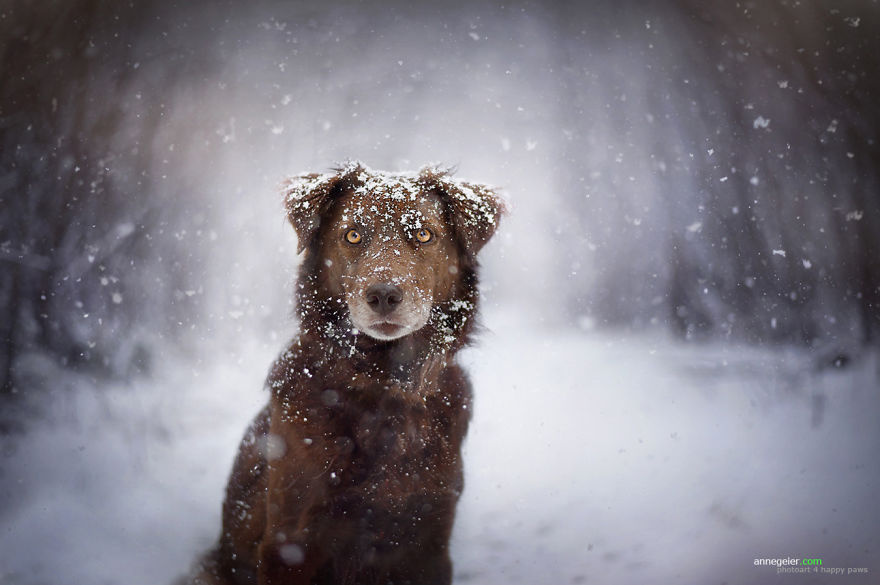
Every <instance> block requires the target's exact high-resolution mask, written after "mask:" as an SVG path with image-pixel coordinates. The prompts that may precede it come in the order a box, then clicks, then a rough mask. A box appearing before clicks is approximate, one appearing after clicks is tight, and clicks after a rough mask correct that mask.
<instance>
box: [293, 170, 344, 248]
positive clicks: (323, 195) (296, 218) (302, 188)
mask: <svg viewBox="0 0 880 585" xmlns="http://www.w3.org/2000/svg"><path fill="white" fill-rule="evenodd" d="M343 178H344V173H342V172H337V173H332V174H323V175H319V174H316V173H313V174H308V175H297V176H295V177H289V178H287V179H285V180H284V182H283V183H282V184H281V191H282V193H284V206H285V208H286V209H287V219H288V220H290V223H291V224H293V229H294V230H296V238H297V249H296V251H297V253H298V254H299V253H301V252H302V251H303V250H305V249H306V248H307V247H308V246H309V244H310V243H311V242H312V239H313V238H314V237H315V236H316V235H317V234H318V228H319V227H320V226H321V216H322V214H323V213H324V212H325V211H326V209H327V207H328V206H329V205H330V203H331V201H332V195H333V193H334V192H335V191H336V190H337V188H338V187H339V185H340V183H341V181H342V179H343Z"/></svg>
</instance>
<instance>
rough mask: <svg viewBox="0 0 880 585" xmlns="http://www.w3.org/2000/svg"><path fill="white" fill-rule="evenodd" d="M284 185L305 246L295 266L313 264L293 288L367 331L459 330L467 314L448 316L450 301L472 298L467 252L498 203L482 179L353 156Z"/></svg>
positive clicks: (488, 227)
mask: <svg viewBox="0 0 880 585" xmlns="http://www.w3.org/2000/svg"><path fill="white" fill-rule="evenodd" d="M284 193H285V196H286V206H287V213H288V218H289V219H290V221H291V223H292V224H293V226H294V228H295V229H296V232H297V237H298V239H299V251H301V252H302V251H306V264H304V268H303V270H306V271H308V270H309V268H308V267H309V266H311V270H312V271H313V272H314V274H311V275H309V276H308V277H307V278H306V279H304V278H302V277H301V278H300V286H301V289H314V293H315V294H314V295H312V296H314V297H316V298H317V299H323V303H324V304H327V303H330V304H333V302H334V300H335V301H336V303H337V304H344V306H345V307H346V308H347V316H348V318H349V319H350V322H351V324H352V326H353V327H354V328H356V329H357V330H359V331H362V332H364V333H366V334H367V335H369V336H370V337H372V338H374V339H378V340H392V339H397V338H400V337H403V336H406V335H409V334H411V333H413V332H416V331H419V330H421V329H422V328H423V327H424V326H425V325H426V324H428V323H430V322H432V321H436V323H434V325H435V329H444V330H445V333H444V335H445V336H446V337H449V336H450V335H451V336H452V337H456V336H457V335H458V334H459V333H460V331H455V330H456V329H462V328H463V326H464V321H466V320H467V317H468V316H467V315H464V316H463V319H464V320H462V316H461V315H458V316H456V319H457V320H458V321H461V323H460V324H459V325H456V324H455V323H450V322H449V321H450V310H451V312H452V313H458V314H463V313H465V311H462V310H461V307H462V306H466V305H467V304H473V303H474V301H475V298H476V276H475V271H474V269H475V266H476V262H475V257H476V254H477V252H478V251H479V250H480V248H482V246H483V245H484V244H485V243H486V242H487V241H488V240H489V238H491V236H492V234H493V233H494V232H495V228H496V226H497V225H498V219H499V216H500V214H501V213H502V209H503V205H502V203H501V202H500V200H499V199H498V197H497V196H496V194H495V192H494V191H493V190H492V189H491V188H490V187H488V186H486V185H481V184H478V183H470V182H465V181H461V180H457V179H454V178H453V177H452V176H451V174H450V173H449V171H447V170H444V169H440V168H437V167H425V168H423V169H422V170H421V171H419V172H418V173H388V172H382V171H374V170H371V169H369V168H367V167H366V166H364V165H363V164H361V163H358V162H353V163H349V164H347V165H345V166H343V167H341V168H339V169H338V170H337V171H336V172H334V173H328V174H307V175H300V176H297V177H293V178H291V179H288V180H287V181H286V182H285V184H284ZM301 292H309V291H301ZM302 300H303V298H302V295H301V304H302ZM340 301H341V303H340ZM306 304H308V303H306ZM319 304H320V303H319ZM451 307H455V309H450V308H451ZM306 308H307V307H306ZM301 309H303V307H301ZM456 319H453V321H454V320H456Z"/></svg>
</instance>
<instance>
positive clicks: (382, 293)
mask: <svg viewBox="0 0 880 585" xmlns="http://www.w3.org/2000/svg"><path fill="white" fill-rule="evenodd" d="M366 296H367V304H368V305H370V308H371V309H373V310H374V311H376V312H377V313H379V314H380V315H387V314H388V313H390V312H391V311H393V310H394V309H396V308H397V305H399V304H400V303H401V301H403V291H402V290H400V287H397V286H394V285H393V284H374V285H372V286H371V287H369V288H368V289H367V292H366Z"/></svg>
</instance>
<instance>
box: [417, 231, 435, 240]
mask: <svg viewBox="0 0 880 585" xmlns="http://www.w3.org/2000/svg"><path fill="white" fill-rule="evenodd" d="M416 239H417V240H418V241H419V242H421V243H423V244H427V243H428V242H430V241H431V240H432V239H434V234H433V233H432V232H431V230H429V229H428V228H422V229H420V230H418V231H417V232H416Z"/></svg>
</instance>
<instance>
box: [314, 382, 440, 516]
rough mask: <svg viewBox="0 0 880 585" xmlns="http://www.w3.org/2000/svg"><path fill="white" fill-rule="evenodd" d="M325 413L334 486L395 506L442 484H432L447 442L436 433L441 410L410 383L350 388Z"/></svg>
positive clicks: (331, 480) (334, 489) (382, 505)
mask: <svg viewBox="0 0 880 585" xmlns="http://www.w3.org/2000/svg"><path fill="white" fill-rule="evenodd" d="M408 392H409V393H408ZM327 415H328V419H327V421H328V423H330V428H331V429H332V430H331V431H330V432H329V433H328V434H329V435H330V436H327V439H329V440H331V441H332V444H333V450H334V451H335V457H334V464H333V466H332V467H333V469H331V475H330V480H329V481H330V487H331V489H332V490H333V491H336V492H337V493H340V494H343V493H346V492H349V491H351V492H352V493H357V494H358V495H359V498H360V499H362V500H363V501H364V502H365V503H368V504H373V505H376V506H379V507H382V508H389V507H392V508H394V507H399V506H400V505H402V503H403V502H405V501H406V500H408V499H409V498H411V497H412V496H415V495H417V494H419V493H424V492H426V491H431V490H436V489H437V488H442V487H443V486H441V485H437V484H438V479H439V476H442V475H444V472H445V469H446V467H447V465H446V464H445V460H446V459H448V458H449V454H448V453H446V451H447V445H448V441H447V440H445V438H444V436H443V434H442V433H440V432H438V429H439V427H442V426H444V425H443V424H442V417H443V415H444V413H442V412H437V411H436V410H435V409H431V408H429V407H428V406H427V404H426V401H425V400H423V399H422V398H421V397H419V396H417V395H413V394H412V388H406V387H401V386H398V385H395V384H394V383H393V381H392V382H385V383H378V384H376V385H374V386H368V387H359V388H350V389H348V390H347V391H346V392H345V393H343V394H341V395H340V396H338V398H337V401H336V404H334V405H333V407H332V408H330V409H329V411H327ZM439 483H442V480H441V481H440V482H439Z"/></svg>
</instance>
